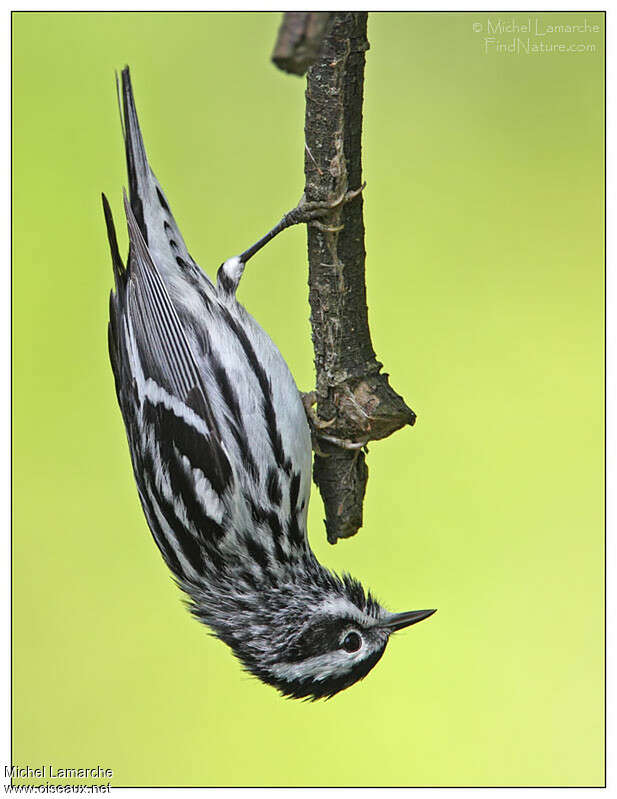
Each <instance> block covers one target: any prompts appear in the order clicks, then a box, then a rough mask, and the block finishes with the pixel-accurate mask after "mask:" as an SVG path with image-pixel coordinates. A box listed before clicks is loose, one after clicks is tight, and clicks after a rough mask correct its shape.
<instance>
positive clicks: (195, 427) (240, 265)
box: [103, 68, 432, 699]
mask: <svg viewBox="0 0 617 799" xmlns="http://www.w3.org/2000/svg"><path fill="white" fill-rule="evenodd" d="M122 104H123V118H124V137H125V143H126V160H127V167H128V178H129V192H130V197H129V199H127V198H126V195H125V197H124V206H125V212H126V217H127V223H128V232H129V242H130V244H129V254H128V263H127V265H126V267H125V266H124V265H123V262H122V259H121V257H120V253H119V249H118V244H117V240H116V234H115V230H114V224H113V221H112V216H111V210H110V208H109V205H108V203H107V200H106V198H105V197H103V205H104V211H105V221H106V224H107V233H108V237H109V243H110V248H111V254H112V261H113V270H114V277H115V292H112V294H111V298H110V321H109V354H110V358H111V364H112V368H113V373H114V377H115V385H116V393H117V397H118V402H119V404H120V410H121V411H122V416H123V419H124V423H125V426H126V433H127V437H128V443H129V449H130V453H131V459H132V464H133V472H134V475H135V480H136V482H137V488H138V491H139V497H140V500H141V504H142V507H143V510H144V513H145V515H146V519H147V521H148V525H149V527H150V530H151V531H152V535H153V537H154V540H155V542H156V544H157V546H158V547H159V549H160V551H161V554H162V556H163V558H164V560H165V562H166V563H167V565H168V567H169V568H170V570H171V571H172V573H173V575H174V577H175V579H176V581H177V583H178V585H179V586H180V587H181V588H182V589H183V590H184V591H185V592H186V594H187V595H188V597H189V602H190V608H191V611H192V613H193V614H194V615H195V616H196V617H197V618H198V619H199V620H200V621H202V622H203V623H204V624H206V625H208V626H209V627H210V628H211V629H212V630H213V631H214V633H215V634H216V635H217V636H218V637H219V638H221V639H222V640H223V641H224V642H225V643H227V644H228V645H229V646H230V647H231V648H232V650H233V652H234V654H235V655H236V656H237V657H238V658H239V659H240V661H241V662H242V664H243V665H244V667H245V668H246V669H247V670H248V671H249V672H251V673H253V674H254V675H256V676H257V677H259V678H260V679H262V680H263V681H264V682H266V683H270V684H271V685H274V686H275V687H276V688H278V689H279V690H280V691H281V692H282V693H283V694H285V695H288V696H291V697H306V698H312V699H317V698H320V697H329V696H332V695H334V694H336V693H337V692H338V691H340V690H342V689H344V688H347V687H348V686H349V685H351V684H353V683H354V682H356V681H357V680H359V679H361V678H362V677H364V676H365V675H366V674H367V673H368V672H369V671H370V670H371V669H372V668H373V666H374V665H375V664H376V663H377V661H378V660H379V659H380V657H381V656H382V654H383V652H384V649H385V646H386V644H387V641H388V638H389V636H390V634H391V633H392V632H393V631H394V630H397V629H400V628H402V627H406V626H408V625H410V624H413V623H415V622H416V621H420V620H421V619H423V618H426V617H427V616H428V615H430V613H432V611H413V612H411V613H401V614H391V613H388V612H387V611H385V610H384V609H383V608H382V607H381V606H380V605H379V604H378V603H377V602H376V601H375V600H374V599H373V597H372V596H371V595H370V593H369V594H366V593H365V592H364V590H363V588H362V586H361V585H360V583H358V582H357V581H355V580H353V579H352V578H350V577H348V576H344V577H342V578H339V577H338V576H337V575H335V574H333V573H331V572H330V571H328V570H327V569H325V568H324V567H323V566H321V565H320V564H319V562H318V561H317V559H316V558H315V556H314V554H313V552H312V550H311V548H310V546H309V544H308V540H307V534H306V517H307V510H308V501H309V492H310V484H311V435H310V430H309V426H308V423H307V419H306V414H305V409H304V405H303V403H302V401H301V397H300V394H299V392H298V389H297V388H296V385H295V383H294V380H293V377H292V376H291V373H290V371H289V369H288V367H287V364H286V363H285V361H284V360H283V358H282V356H281V354H280V352H279V351H278V349H277V348H276V347H275V345H274V344H273V342H272V341H271V340H270V338H269V337H268V335H267V334H266V333H265V332H264V331H263V330H262V329H261V327H260V326H259V325H258V324H257V323H256V322H255V320H254V319H253V318H252V317H251V316H250V314H248V313H247V311H246V310H245V309H244V308H243V307H242V306H241V305H240V304H239V303H238V301H237V300H236V296H235V292H236V288H237V286H238V282H239V280H240V277H241V275H242V272H243V269H244V263H245V261H246V260H247V259H248V257H250V256H247V257H244V258H242V257H241V256H237V257H235V258H231V259H229V260H227V261H226V262H225V263H224V264H223V265H222V266H221V268H220V269H219V270H218V276H217V283H216V285H215V284H214V283H212V282H211V281H210V280H209V278H208V277H207V276H206V275H205V274H204V272H202V270H201V269H200V268H199V267H198V266H197V264H196V263H195V261H194V260H193V259H192V257H191V256H190V254H189V252H188V250H187V247H186V244H185V243H184V240H183V238H182V235H181V233H180V231H179V229H178V226H177V225H176V222H175V220H174V217H173V215H172V213H171V210H170V207H169V203H168V202H167V199H166V197H165V194H164V192H163V190H162V188H161V186H160V184H159V182H158V181H157V179H156V178H155V176H154V174H153V173H152V170H151V169H150V166H149V164H148V160H147V158H146V153H145V149H144V144H143V140H142V136H141V132H140V129H139V124H138V120H137V113H136V110H135V103H134V100H133V94H132V89H131V81H130V76H129V71H128V68H126V69H125V70H124V71H123V72H122ZM247 252H248V251H247ZM250 254H252V252H251V253H250ZM245 256H246V254H245Z"/></svg>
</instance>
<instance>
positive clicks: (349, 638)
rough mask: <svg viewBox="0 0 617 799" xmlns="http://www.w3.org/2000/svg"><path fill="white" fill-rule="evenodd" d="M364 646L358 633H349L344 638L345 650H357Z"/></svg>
mask: <svg viewBox="0 0 617 799" xmlns="http://www.w3.org/2000/svg"><path fill="white" fill-rule="evenodd" d="M361 646H362V638H361V637H360V636H359V635H358V633H347V635H346V636H345V638H344V639H343V649H344V650H345V652H357V651H358V649H360V647H361Z"/></svg>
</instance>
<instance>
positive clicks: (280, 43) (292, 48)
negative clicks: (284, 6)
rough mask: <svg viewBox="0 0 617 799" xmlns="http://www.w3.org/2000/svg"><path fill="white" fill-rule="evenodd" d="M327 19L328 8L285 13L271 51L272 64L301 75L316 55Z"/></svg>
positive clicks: (326, 25) (328, 14) (328, 16)
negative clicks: (326, 9) (325, 9)
mask: <svg viewBox="0 0 617 799" xmlns="http://www.w3.org/2000/svg"><path fill="white" fill-rule="evenodd" d="M329 19H330V12H329V11H287V12H285V14H283V21H282V23H281V27H280V28H279V32H278V36H277V39H276V44H275V45H274V51H273V52H272V60H273V61H274V63H275V64H276V66H277V67H278V68H279V69H282V70H283V71H285V72H290V73H291V74H292V75H304V73H305V72H306V70H307V69H308V68H309V67H310V65H311V64H312V63H313V62H314V61H315V59H316V58H317V57H318V55H319V52H320V50H321V43H322V40H323V37H324V36H325V33H326V29H327V27H328V20H329Z"/></svg>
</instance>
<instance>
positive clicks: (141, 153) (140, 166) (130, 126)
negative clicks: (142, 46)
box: [122, 67, 151, 241]
mask: <svg viewBox="0 0 617 799" xmlns="http://www.w3.org/2000/svg"><path fill="white" fill-rule="evenodd" d="M122 117H123V121H124V125H123V131H124V144H125V149H126V169H127V172H128V177H129V197H130V202H131V208H132V209H133V213H134V214H135V218H136V219H137V222H138V224H139V227H140V228H141V232H142V235H143V236H144V238H145V239H146V241H147V240H148V239H147V228H146V221H145V218H144V204H145V203H147V202H148V200H149V195H150V189H151V187H150V181H151V177H150V174H151V173H150V166H149V165H148V158H147V156H146V149H145V147H144V140H143V138H142V135H141V130H140V128H139V119H138V118H137V110H136V108H135V99H134V97H133V87H132V85H131V73H130V70H129V68H128V67H124V69H123V70H122Z"/></svg>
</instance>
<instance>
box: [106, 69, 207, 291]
mask: <svg viewBox="0 0 617 799" xmlns="http://www.w3.org/2000/svg"><path fill="white" fill-rule="evenodd" d="M121 89H122V92H121V93H122V117H123V126H122V127H123V132H124V143H125V150H126V168H127V172H128V178H129V201H130V204H131V209H132V211H133V214H134V216H135V219H136V220H137V224H138V225H139V229H140V231H141V234H142V236H143V238H144V241H145V242H146V244H147V245H148V248H149V250H150V254H151V255H152V257H153V259H154V260H155V263H156V264H157V267H158V269H159V270H160V271H161V273H162V274H163V276H165V275H166V274H170V273H175V272H177V271H178V270H180V271H183V270H185V269H192V268H193V264H194V261H193V259H192V258H191V256H190V255H189V252H188V250H187V247H186V244H185V243H184V239H183V238H182V234H181V233H180V231H179V229H178V226H177V224H176V221H175V219H174V217H173V214H172V213H171V209H170V207H169V203H168V202H167V198H166V197H165V193H164V192H163V189H162V188H161V184H160V183H159V182H158V180H157V179H156V177H155V175H154V173H153V172H152V169H151V168H150V164H149V163H148V157H147V155H146V148H145V147H144V141H143V138H142V135H141V129H140V127H139V119H138V117H137V109H136V108H135V98H134V97H133V87H132V84H131V74H130V71H129V68H128V67H124V69H123V70H122V86H121Z"/></svg>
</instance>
